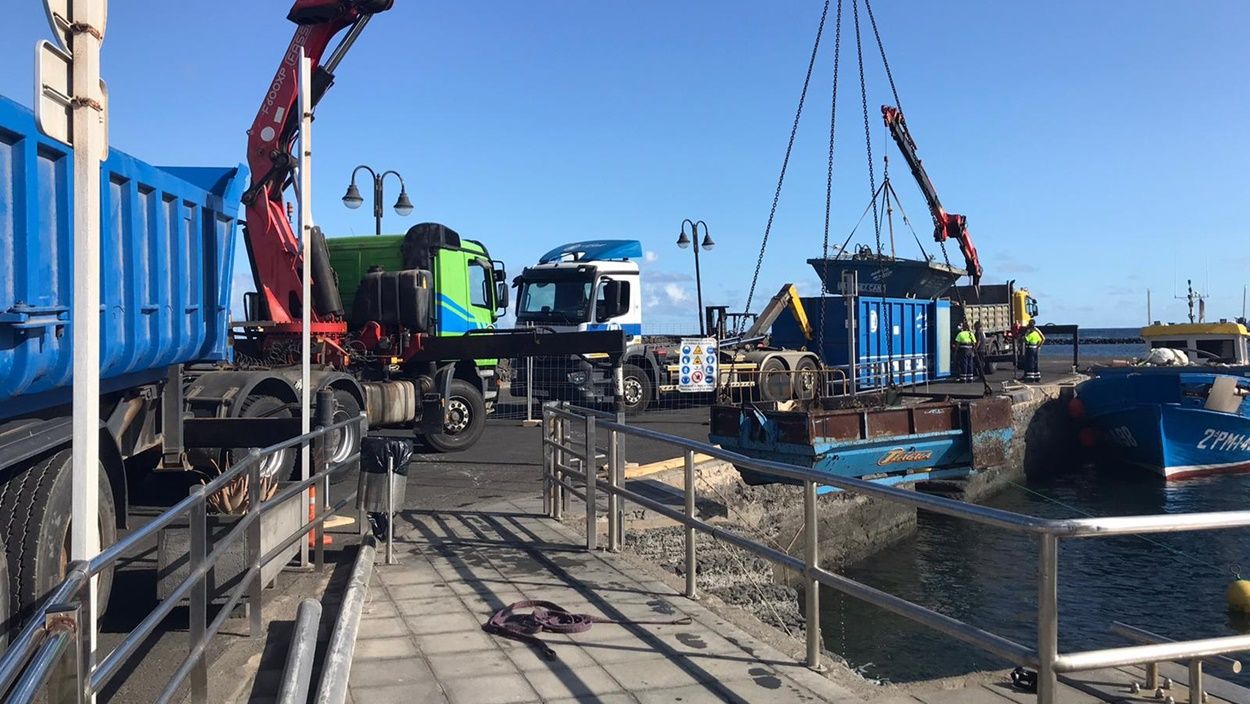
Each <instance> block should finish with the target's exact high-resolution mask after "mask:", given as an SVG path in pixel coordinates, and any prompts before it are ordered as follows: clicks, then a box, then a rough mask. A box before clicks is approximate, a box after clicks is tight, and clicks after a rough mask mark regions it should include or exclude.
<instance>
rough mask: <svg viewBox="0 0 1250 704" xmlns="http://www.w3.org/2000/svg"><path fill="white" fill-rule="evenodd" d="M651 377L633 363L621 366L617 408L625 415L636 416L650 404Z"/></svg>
mask: <svg viewBox="0 0 1250 704" xmlns="http://www.w3.org/2000/svg"><path fill="white" fill-rule="evenodd" d="M651 393H652V392H651V378H650V377H648V376H647V373H646V372H644V371H643V370H642V368H641V367H639V366H637V365H634V364H625V365H622V366H621V399H620V401H618V402H617V406H618V408H619V409H620V410H621V411H623V412H624V413H625V415H629V416H636V415H638V414H639V413H642V412H643V411H645V410H647V407H648V406H650V405H651Z"/></svg>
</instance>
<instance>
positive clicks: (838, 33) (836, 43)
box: [816, 0, 854, 359]
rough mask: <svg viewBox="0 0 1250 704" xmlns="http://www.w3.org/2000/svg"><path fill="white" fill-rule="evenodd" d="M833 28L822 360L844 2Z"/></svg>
mask: <svg viewBox="0 0 1250 704" xmlns="http://www.w3.org/2000/svg"><path fill="white" fill-rule="evenodd" d="M852 1H854V0H852ZM833 28H834V34H833V98H832V99H831V100H830V103H829V168H828V171H826V173H825V240H824V246H823V248H822V249H821V269H822V271H821V274H820V291H821V301H820V333H819V340H818V342H817V348H816V349H817V350H818V353H819V355H820V357H821V359H823V358H824V356H825V319H826V318H827V317H828V316H827V314H826V312H827V310H828V306H826V305H825V301H824V297H825V294H827V293H829V218H830V214H831V212H832V209H833V145H834V135H835V134H836V133H837V126H838V73H839V64H840V63H841V59H842V0H838V9H837V12H836V14H835V16H834V21H833ZM852 293H854V292H852Z"/></svg>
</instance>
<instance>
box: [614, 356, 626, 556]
mask: <svg viewBox="0 0 1250 704" xmlns="http://www.w3.org/2000/svg"><path fill="white" fill-rule="evenodd" d="M613 373H614V374H615V376H616V381H615V382H614V384H613V387H614V388H613V391H612V394H613V398H620V393H621V384H622V381H621V380H622V378H623V372H622V370H621V367H620V366H619V365H618V366H617V367H616V369H615V370H613ZM616 423H617V425H625V411H624V409H622V408H621V405H620V404H619V403H618V404H616ZM615 435H616V440H615V442H613V444H612V447H613V448H615V449H616V464H615V465H614V466H613V468H612V471H614V472H616V487H617V489H620V488H622V487H624V486H625V436H624V434H623V433H619V432H618V433H615ZM616 545H617V548H616V549H617V550H618V551H619V550H620V549H621V547H622V546H624V545H625V498H624V497H622V496H617V497H616Z"/></svg>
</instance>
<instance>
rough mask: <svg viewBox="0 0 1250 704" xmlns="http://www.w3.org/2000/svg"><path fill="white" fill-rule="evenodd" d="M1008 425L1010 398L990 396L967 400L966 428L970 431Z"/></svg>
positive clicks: (1009, 424)
mask: <svg viewBox="0 0 1250 704" xmlns="http://www.w3.org/2000/svg"><path fill="white" fill-rule="evenodd" d="M1010 427H1011V399H1009V398H1007V397H1006V396H990V397H989V398H981V399H977V400H975V401H969V402H968V430H969V431H971V432H972V433H974V434H975V433H978V432H981V431H983V430H991V429H999V428H1010Z"/></svg>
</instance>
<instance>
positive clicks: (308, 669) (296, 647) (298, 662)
mask: <svg viewBox="0 0 1250 704" xmlns="http://www.w3.org/2000/svg"><path fill="white" fill-rule="evenodd" d="M320 623H321V602H320V601H317V600H316V599H305V600H303V601H301V602H300V603H299V611H297V612H296V614H295V632H294V633H293V634H292V635H291V649H290V650H288V651H287V654H286V667H285V668H283V670H282V684H281V686H280V687H279V689H278V704H307V703H308V688H309V686H310V685H311V683H312V668H313V658H314V657H315V656H316V654H317V626H318V624H320Z"/></svg>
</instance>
